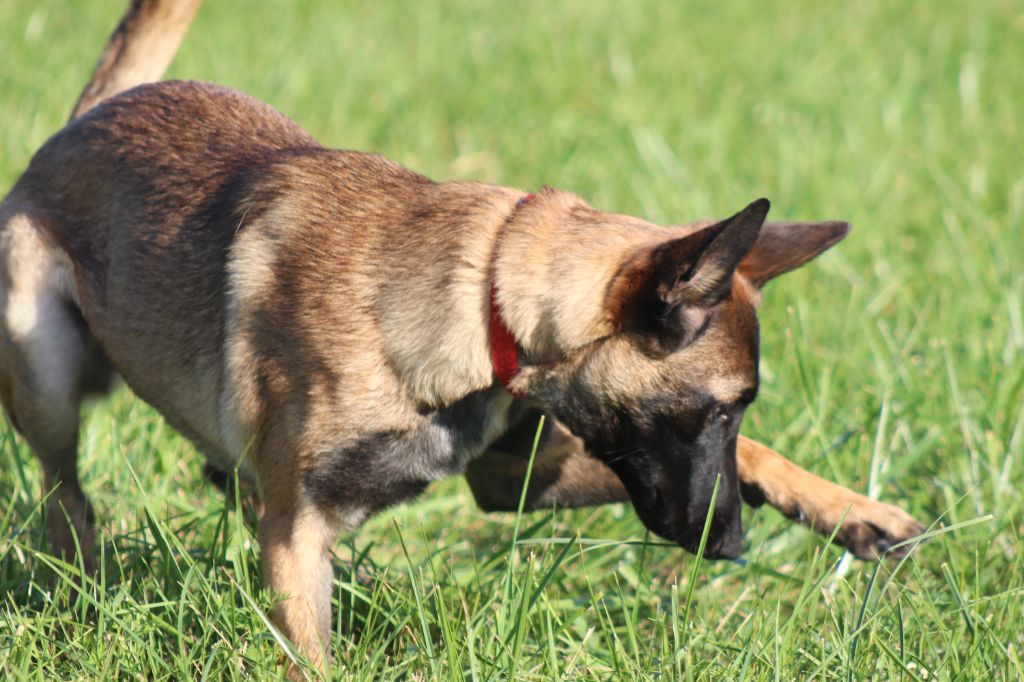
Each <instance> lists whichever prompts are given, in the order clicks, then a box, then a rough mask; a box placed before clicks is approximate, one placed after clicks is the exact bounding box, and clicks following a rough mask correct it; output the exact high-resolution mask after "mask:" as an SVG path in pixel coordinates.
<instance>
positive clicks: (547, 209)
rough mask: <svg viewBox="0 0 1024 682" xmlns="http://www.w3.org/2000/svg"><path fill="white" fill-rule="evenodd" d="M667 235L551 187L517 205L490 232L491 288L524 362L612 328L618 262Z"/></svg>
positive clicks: (565, 350) (557, 354) (546, 357)
mask: <svg viewBox="0 0 1024 682" xmlns="http://www.w3.org/2000/svg"><path fill="white" fill-rule="evenodd" d="M673 234H674V232H673V231H670V230H668V229H666V228H661V227H657V226H654V225H651V224H650V223H646V222H644V221H641V220H638V219H636V218H631V217H628V216H621V215H612V214H606V213H601V212H600V211H597V210H595V209H593V208H591V207H590V206H588V205H587V204H586V203H585V202H584V201H583V200H582V199H580V198H579V197H576V196H575V195H572V194H570V193H568V192H562V191H558V190H550V189H549V190H544V191H543V192H540V193H539V194H537V195H536V197H534V198H532V199H531V200H530V201H528V202H523V203H521V204H520V205H519V206H517V207H516V209H515V211H514V213H513V215H512V217H511V218H510V220H509V221H508V223H507V224H506V225H505V226H504V227H503V228H502V230H501V231H500V233H499V234H498V238H497V243H496V245H495V256H494V287H495V292H496V298H497V303H498V306H499V309H500V312H501V315H502V319H503V320H504V321H505V323H506V324H507V325H508V328H509V329H510V330H511V332H512V334H513V335H514V337H515V339H516V341H517V342H518V344H519V346H520V348H521V351H522V356H523V357H524V359H525V364H526V365H530V364H546V363H552V362H557V361H558V360H560V359H562V358H564V357H566V356H567V355H568V354H569V353H572V352H573V351H575V350H577V349H579V348H581V347H583V346H586V345H588V344H590V343H592V342H594V341H595V340H597V339H600V338H603V337H606V336H608V335H610V334H612V333H614V332H615V329H616V323H615V320H614V319H613V318H612V317H611V316H610V314H609V309H608V305H607V304H608V292H609V287H610V285H611V283H612V282H613V281H614V280H615V278H616V276H617V275H618V274H619V272H620V270H621V268H622V266H623V263H624V259H626V258H628V257H629V256H630V254H632V253H634V252H637V251H639V250H640V249H642V248H644V247H646V246H649V245H651V244H654V243H657V242H660V241H663V240H665V239H666V238H668V237H670V236H672V235H673ZM514 385H515V384H514V382H513V386H514Z"/></svg>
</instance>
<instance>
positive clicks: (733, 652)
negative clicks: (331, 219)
mask: <svg viewBox="0 0 1024 682" xmlns="http://www.w3.org/2000/svg"><path fill="white" fill-rule="evenodd" d="M257 8H258V9H257ZM121 9H122V2H85V1H84V0H81V1H78V2H65V1H63V0H61V1H60V2H56V1H53V2H45V3H32V2H26V1H24V0H0V34H2V37H0V45H2V48H0V56H2V57H3V60H2V61H3V67H2V69H0V121H2V123H0V189H2V190H3V191H4V192H6V190H7V188H9V187H10V186H11V184H13V182H14V181H15V179H16V178H17V176H18V174H19V173H20V172H21V171H22V169H24V168H25V166H26V164H27V163H28V160H29V158H30V156H31V154H32V152H33V151H34V150H35V149H36V148H37V147H38V146H39V145H40V144H41V143H42V142H43V141H44V140H45V139H46V137H47V136H48V135H50V134H52V133H53V132H55V131H56V130H57V129H58V128H59V127H60V125H61V124H62V123H63V122H64V120H65V117H66V116H67V113H68V112H69V110H70V107H71V105H72V103H73V102H74V100H75V98H76V96H77V94H78V91H79V89H80V88H81V87H82V85H83V84H84V83H85V81H86V79H87V77H88V72H89V70H90V69H91V67H92V65H93V63H94V61H95V59H96V57H97V56H98V54H99V51H100V48H101V45H102V43H103V41H104V40H105V38H106V36H107V34H108V33H109V31H110V29H111V28H112V27H113V25H114V24H115V22H116V20H117V17H118V16H119V15H120V12H121ZM170 75H171V76H174V77H181V78H196V79H202V80H211V81H216V82H220V83H224V84H227V85H230V86H234V87H237V88H239V89H241V90H244V91H246V92H249V93H251V94H253V95H255V96H257V97H260V98H261V99H264V100H266V101H268V102H270V103H271V104H273V105H274V106H275V107H277V108H278V109H279V110H281V111H283V112H285V113H286V114H288V115H290V116H291V117H292V118H294V119H295V120H297V121H298V122H299V123H301V124H302V125H303V126H304V127H306V129H307V130H309V131H310V132H312V133H313V134H314V135H315V136H317V137H318V138H319V139H320V140H321V141H322V142H323V143H324V144H327V145H329V146H335V147H347V148H356V149H363V150H372V151H377V152H380V153H383V154H385V155H387V156H390V157H392V158H394V159H396V160H398V161H400V162H402V163H404V164H406V165H407V166H410V167H412V168H413V169H415V170H418V171H420V172H423V173H425V174H427V175H430V176H431V177H434V178H437V179H455V178H468V179H477V180H483V181H487V182H495V183H502V184H507V185H512V186H516V187H520V188H523V189H524V190H525V191H529V190H533V189H535V188H537V187H539V186H541V185H544V184H548V185H553V186H557V187H562V188H565V189H570V190H573V191H575V192H577V193H578V194H580V195H581V196H583V197H584V198H585V199H587V200H588V201H589V202H590V203H592V204H593V205H595V206H597V207H599V208H601V209H605V210H613V211H619V212H625V213H633V214H637V215H640V216H643V217H645V218H648V219H651V220H654V221H658V222H666V223H667V222H682V221H686V220H690V219H693V218H697V217H704V216H709V215H710V216H714V215H717V216H724V215H727V214H731V213H733V212H735V211H736V210H738V209H739V208H741V207H742V206H744V205H746V204H747V203H748V202H749V201H751V200H752V199H754V198H756V197H759V196H762V195H763V196H768V197H770V198H771V199H772V201H773V209H772V215H773V216H774V217H777V218H794V219H797V218H803V219H815V218H841V219H847V220H850V221H851V222H852V223H853V225H854V230H853V232H852V234H851V236H850V237H849V238H848V239H847V240H846V241H845V242H843V243H842V244H841V245H839V246H838V247H837V248H835V249H833V251H831V252H829V254H827V255H826V256H824V257H823V258H821V259H820V260H818V261H815V262H814V263H812V264H811V265H809V266H807V267H806V268H804V269H802V270H800V271H799V272H796V273H794V274H791V275H788V276H786V277H784V278H782V279H780V280H779V281H777V282H775V283H773V284H771V285H770V286H769V288H768V290H767V295H766V298H765V303H764V306H763V308H762V314H761V321H762V346H761V355H762V360H761V377H762V386H761V393H760V397H759V398H758V401H757V403H756V404H755V405H754V406H753V408H752V409H751V410H750V411H749V412H748V416H747V418H746V421H745V422H744V426H743V431H744V433H745V434H746V435H748V436H751V437H753V438H757V439H760V440H763V441H765V442H766V443H768V444H770V445H772V446H773V447H775V448H776V449H778V450H780V451H781V452H783V453H784V454H786V455H787V456H789V457H790V458H792V459H793V460H794V461H796V462H797V463H799V464H800V465H801V466H804V467H806V468H808V469H810V470H812V471H814V472H815V473H818V474H820V475H822V476H825V477H828V478H831V479H833V480H836V481H839V482H841V483H843V484H845V485H848V486H850V487H853V488H854V489H856V490H860V491H863V492H867V493H868V494H870V495H872V496H875V497H878V498H879V499H882V500H885V501H889V502H894V503H896V504H899V505H901V506H903V507H904V508H906V509H907V510H908V511H910V512H911V513H913V514H914V515H915V516H916V517H917V518H919V519H920V520H922V521H924V522H925V523H926V524H929V525H930V526H931V528H932V530H933V531H935V532H936V535H935V536H934V537H933V538H932V539H931V540H930V541H929V542H928V543H927V544H925V545H923V546H921V547H920V548H918V550H916V551H915V552H914V553H913V554H912V555H911V556H910V558H909V559H907V560H906V561H904V562H895V561H887V562H882V563H865V562H860V561H851V560H850V559H849V558H848V557H846V556H844V554H843V552H842V551H841V550H839V549H837V548H835V547H831V546H828V543H827V541H826V540H825V539H823V538H820V537H818V536H815V535H812V534H811V533H809V532H807V531H805V530H804V529H803V528H800V527H797V526H794V525H792V524H790V523H789V522H787V521H786V520H785V519H784V518H782V517H781V516H780V515H779V514H778V513H776V512H774V511H772V510H771V509H768V508H762V509H759V510H745V512H744V525H745V528H746V542H745V545H744V551H743V557H742V559H740V560H738V561H733V562H701V561H698V560H696V559H695V558H694V557H693V556H691V555H688V554H686V553H684V552H683V551H682V550H680V549H677V548H672V547H668V546H666V545H664V544H663V543H661V542H659V541H657V540H656V539H655V538H653V537H650V536H648V535H647V534H645V531H644V529H643V526H642V525H641V524H640V522H639V521H638V520H637V519H636V518H635V516H634V514H633V513H632V510H631V509H630V508H629V507H628V506H623V505H619V506H612V507H606V508H600V509H593V510H583V511H576V512H563V511H551V512H543V513H534V514H531V515H525V516H523V517H522V518H521V519H518V518H517V517H516V515H513V514H509V515H488V514H484V513H482V512H480V511H477V510H476V509H475V507H474V504H473V502H472V498H471V496H470V494H469V492H468V490H467V488H466V486H465V484H464V483H463V482H462V481H461V480H452V481H445V482H442V483H440V484H438V485H436V486H434V487H432V488H431V489H430V490H429V491H428V492H427V493H426V494H425V495H423V496H422V497H421V498H420V499H419V501H417V502H416V503H415V504H409V505H405V506H402V507H398V508H395V509H391V510H388V511H386V512H384V513H382V514H380V515H379V516H378V517H376V518H375V519H373V520H372V521H371V522H369V523H368V524H366V526H364V527H363V528H362V529H361V530H360V531H359V532H358V533H356V534H355V535H353V536H352V537H347V538H344V539H343V540H342V541H341V542H339V544H338V545H337V552H336V554H337V565H338V570H337V576H338V577H337V582H336V584H335V588H336V589H335V595H336V602H335V637H334V640H333V647H334V664H335V667H336V670H335V671H334V673H333V674H334V676H336V677H337V678H339V679H365V680H371V679H373V680H376V679H385V680H386V679H409V680H420V679H440V680H462V679H472V680H505V679H516V680H548V679H574V680H575V679H579V680H591V679H593V680H609V679H681V678H686V679H716V680H719V679H730V680H732V679H755V680H761V679H773V680H792V679H807V678H816V679H843V680H861V679H879V680H887V679H906V680H918V679H920V680H935V679H967V680H992V679H1022V678H1024V628H1022V625H1024V551H1022V550H1024V503H1022V501H1021V500H1022V497H1024V115H1022V111H1024V10H1022V8H1021V6H1020V4H1019V3H1015V2H1012V1H1010V0H1005V1H1004V0H974V1H971V2H968V1H966V0H950V1H948V2H925V1H923V0H917V1H908V2H901V1H897V2H892V1H885V0H857V1H855V2H847V3H822V2H813V1H812V0H790V1H788V2H783V1H781V0H771V2H764V3H747V2H741V1H740V0H719V1H717V2H710V1H704V0H701V1H699V2H690V3H678V2H657V3H656V2H648V1H646V0H644V1H640V2H632V3H626V2H612V1H610V0H589V1H585V0H571V1H567V2H557V3H553V2H541V1H539V0H526V1H523V2H515V3H511V2H498V1H496V0H487V1H478V0H462V1H454V0H445V1H444V2H422V3H386V2H365V1H360V2H355V1H345V2H328V1H327V0H294V1H287V0H274V1H273V2H262V3H253V2H243V1H242V0H211V1H210V2H209V4H208V5H207V6H206V7H204V8H203V9H202V10H201V11H200V13H199V16H198V19H197V21H196V24H195V25H194V26H193V29H192V31H191V32H190V34H189V35H188V37H187V38H186V40H185V44H184V46H183V49H182V51H181V53H180V55H179V58H178V59H177V60H176V62H175V64H174V66H173V67H172V70H171V74H170ZM82 450H83V457H82V459H81V467H82V473H83V479H84V484H85V487H86V491H87V493H88V494H89V495H90V496H91V498H92V500H93V502H94V503H95V505H96V508H97V514H98V519H99V524H100V529H101V530H100V532H101V539H102V549H103V572H102V575H101V576H100V580H99V583H98V584H93V583H90V584H88V585H87V586H85V587H84V588H79V587H77V583H76V582H75V580H73V579H72V577H71V576H72V574H73V568H72V567H69V566H64V565H61V564H60V563H59V562H58V561H57V560H56V559H54V558H53V557H51V556H50V555H49V554H47V553H46V547H47V543H46V540H45V535H44V530H45V528H44V523H43V520H42V517H41V505H40V504H39V499H40V487H41V476H40V471H39V468H38V466H37V464H36V462H35V461H34V458H33V456H32V454H31V452H30V451H29V449H28V447H27V446H26V444H25V443H24V442H23V441H21V440H20V439H19V438H17V437H16V436H15V435H14V433H13V431H12V430H11V428H10V427H9V425H7V424H6V422H3V423H2V425H0V599H2V602H0V675H3V676H4V677H6V678H10V679H39V680H51V679H199V678H204V679H251V678H257V679H261V678H272V677H274V676H280V675H281V674H282V670H283V668H282V667H281V666H279V665H278V664H279V661H280V660H281V659H282V656H283V654H282V649H281V648H280V647H279V646H278V645H277V644H276V643H275V640H274V637H273V634H272V632H271V630H270V628H268V626H267V625H266V621H265V613H266V612H267V610H268V609H269V607H270V605H271V599H270V597H269V595H267V594H266V593H265V592H263V591H262V590H261V588H260V580H259V573H260V568H259V564H260V561H259V551H258V548H257V546H256V543H255V540H254V537H253V531H252V529H251V526H247V525H246V523H245V517H246V514H245V513H244V512H240V511H239V510H238V508H239V506H240V503H239V502H238V501H237V500H235V499H225V497H224V496H223V495H222V494H221V493H220V492H219V491H218V490H216V489H215V488H213V487H212V486H210V485H209V484H207V483H206V482H205V481H204V480H203V479H202V477H201V475H200V469H201V457H200V456H199V455H198V454H197V453H196V452H195V450H194V449H193V448H192V446H191V445H190V444H189V443H188V442H187V441H185V440H184V439H183V438H181V437H180V436H178V435H177V434H176V433H174V432H173V431H172V430H171V429H170V427H168V426H167V425H166V424H164V423H163V421H162V420H161V419H160V418H159V417H158V416H157V415H156V413H155V412H154V411H153V410H151V409H150V408H148V407H147V406H146V405H145V404H143V403H142V402H141V401H139V400H137V399H135V398H134V397H133V396H132V395H131V394H130V392H129V391H128V390H127V389H121V390H120V391H119V392H118V393H117V394H115V396H114V397H113V398H112V399H111V400H109V401H107V402H104V403H100V404H97V405H95V406H91V407H89V408H88V409H87V410H86V411H85V413H84V419H83V427H82ZM241 506H243V507H244V504H242V505H241Z"/></svg>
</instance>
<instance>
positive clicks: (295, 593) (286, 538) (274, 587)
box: [259, 497, 336, 678]
mask: <svg viewBox="0 0 1024 682" xmlns="http://www.w3.org/2000/svg"><path fill="white" fill-rule="evenodd" d="M334 525H335V524H333V523H331V521H330V520H329V519H328V518H326V517H325V516H324V514H323V513H322V512H320V511H319V510H317V509H316V508H314V507H313V505H311V504H308V503H304V502H294V501H288V500H281V499H275V498H274V497H268V498H267V499H266V501H265V508H264V513H263V518H262V519H260V527H259V538H260V547H261V549H262V553H263V578H264V582H265V584H266V586H267V587H268V588H269V589H270V590H271V592H272V594H273V595H274V598H275V599H279V600H280V601H279V602H278V603H277V605H276V606H275V607H274V612H273V616H272V618H273V621H274V624H275V625H276V626H277V627H278V629H280V630H281V632H282V633H283V634H284V635H285V636H286V637H287V638H288V639H289V640H291V642H292V643H293V644H294V645H295V647H296V648H297V649H298V651H299V652H300V653H301V654H302V655H303V656H305V657H306V658H307V659H308V660H309V661H310V663H312V664H313V665H315V666H316V667H317V668H320V669H321V670H323V669H324V667H325V666H326V664H327V661H328V660H329V658H330V656H329V646H330V629H331V579H332V570H331V560H330V554H329V548H330V545H331V543H333V542H334V540H335V538H336V529H335V528H334ZM290 677H292V678H297V677H298V672H297V670H296V669H295V668H292V670H291V671H290Z"/></svg>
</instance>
